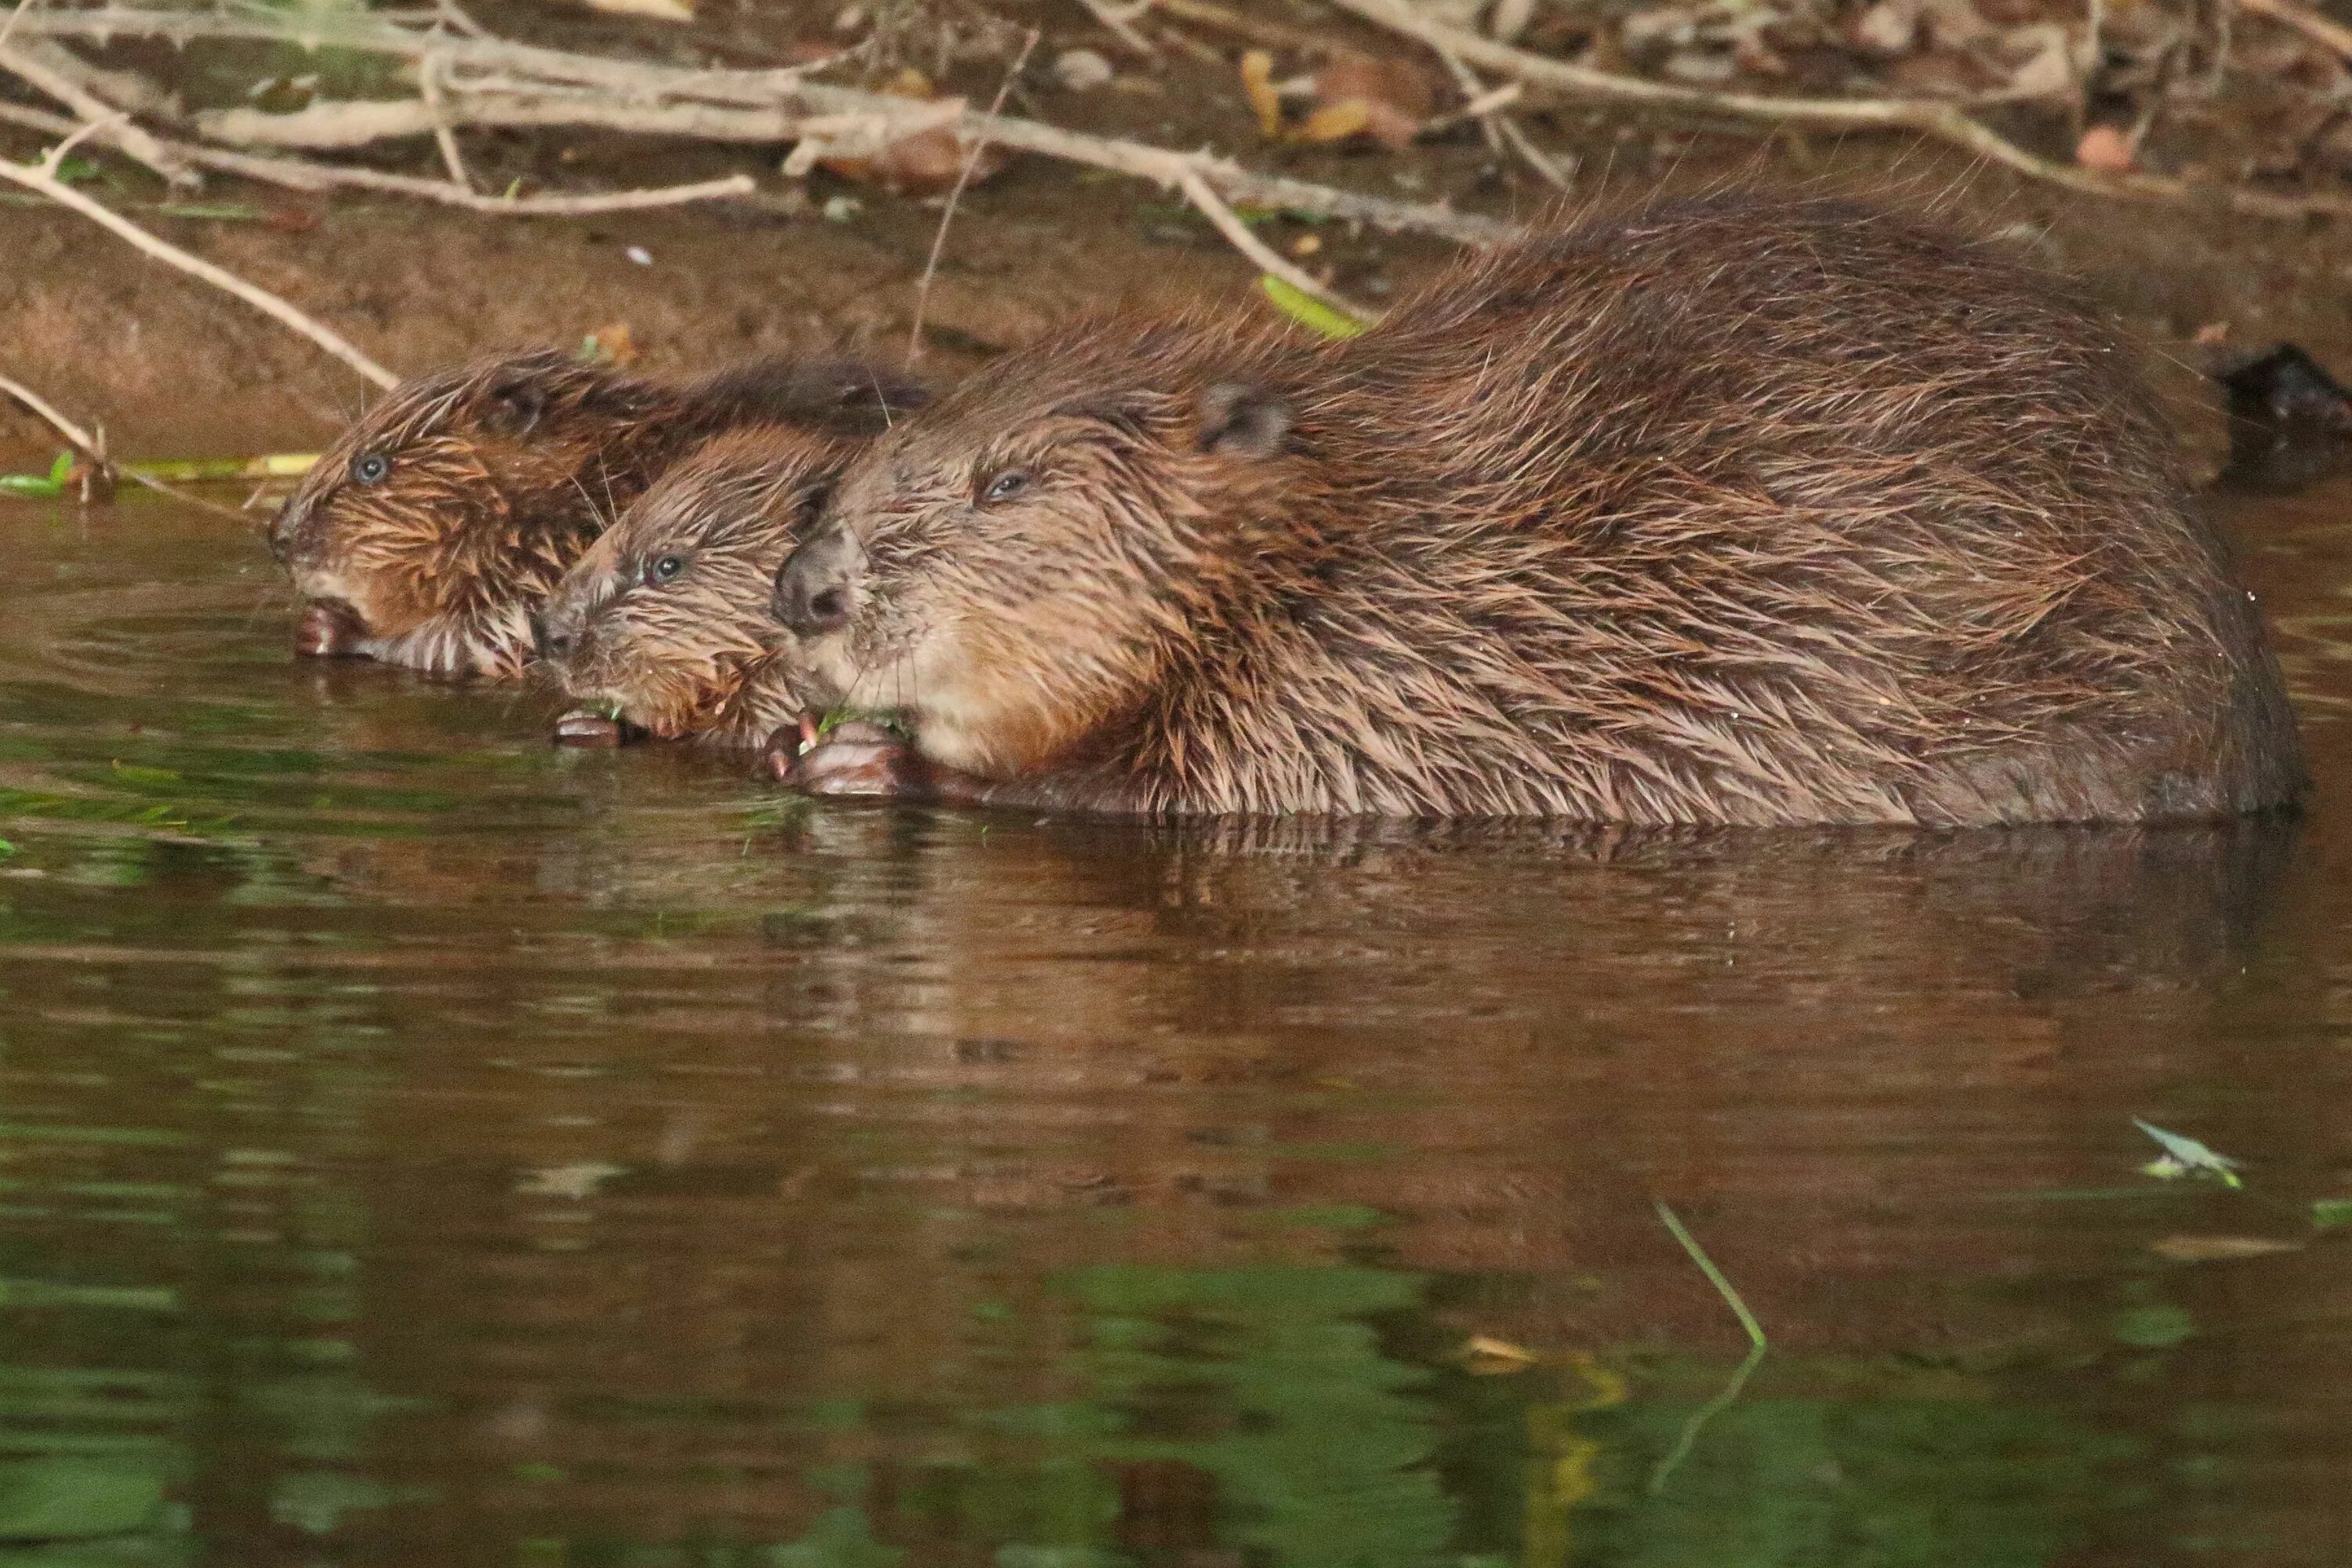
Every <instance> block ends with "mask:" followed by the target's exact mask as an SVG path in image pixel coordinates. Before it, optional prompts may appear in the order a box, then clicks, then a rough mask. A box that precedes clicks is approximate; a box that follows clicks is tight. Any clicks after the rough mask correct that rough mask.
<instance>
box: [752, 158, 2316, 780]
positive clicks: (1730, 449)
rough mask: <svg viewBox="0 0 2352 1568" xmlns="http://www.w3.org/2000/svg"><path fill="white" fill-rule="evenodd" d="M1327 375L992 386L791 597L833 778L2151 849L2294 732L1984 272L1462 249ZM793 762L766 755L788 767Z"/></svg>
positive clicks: (917, 443)
mask: <svg viewBox="0 0 2352 1568" xmlns="http://www.w3.org/2000/svg"><path fill="white" fill-rule="evenodd" d="M1390 322H1391V324H1387V325H1383V326H1381V327H1380V328H1378V329H1375V330H1374V331H1371V332H1370V333H1367V334H1365V335H1363V336H1361V337H1358V338H1355V339H1353V340H1350V341H1348V342H1325V343H1316V344H1305V343H1300V342H1297V341H1295V340H1294V339H1292V338H1290V337H1287V336H1285V335H1281V334H1278V333H1276V332H1272V331H1263V330H1249V329H1244V328H1240V327H1234V326H1220V325H1216V324H1213V323H1210V322H1207V321H1201V320H1197V319H1177V320H1173V321H1159V322H1148V323H1144V324H1141V325H1139V324H1137V323H1134V322H1132V321H1128V322H1118V321H1113V322H1109V323H1098V324H1095V325H1090V326H1081V327H1078V328H1076V330H1072V331H1064V332H1063V333H1061V334H1059V335H1057V336H1055V337H1052V338H1050V339H1048V340H1047V341H1045V342H1043V343H1041V344H1039V345H1036V346H1034V347H1031V348H1028V349H1025V350H1022V351H1017V352H1015V353H1012V354H1009V355H1007V356H1005V357H1004V358H1002V359H1000V360H997V361H994V362H992V363H991V364H990V365H989V366H987V367H986V368H985V369H983V370H982V371H981V372H980V373H978V374H976V375H975V376H974V377H972V378H971V380H970V381H969V382H967V383H966V384H963V385H961V386H960V387H959V388H958V389H957V390H956V391H955V392H954V393H952V394H951V395H949V396H948V397H947V398H945V399H944V400H943V401H941V402H940V403H939V404H938V405H934V406H933V407H932V408H931V409H930V410H929V412H928V413H926V414H923V415H920V416H916V417H915V418H913V419H910V420H908V421H907V422H904V423H902V424H900V425H899V426H898V428H897V429H896V430H895V431H893V432H892V433H890V434H889V435H887V436H885V437H882V438H881V439H880V440H878V441H877V443H876V444H875V445H874V446H873V447H870V448H868V449H867V450H866V452H865V453H864V454H863V455H861V456H860V458H858V459H857V460H856V462H854V463H853V464H852V465H851V467H850V468H849V469H848V471H847V472H845V474H844V475H843V477H842V479H841V483H840V486H839V488H838V489H837V490H836V491H835V498H834V500H833V502H832V504H831V506H830V507H829V508H828V511H827V521H825V522H824V524H823V526H822V527H821V528H820V529H819V531H817V532H815V533H814V534H812V535H811V537H810V538H809V539H808V540H806V541H805V542H803V543H802V544H801V546H800V547H799V548H798V549H797V550H796V551H795V552H794V553H793V557H792V559H791V560H790V561H789V562H788V563H787V564H786V566H785V569H784V571H783V572H782V574H780V576H779V579H778V584H777V606H778V614H779V616H780V617H781V618H782V619H783V620H784V621H785V623H786V624H787V625H788V626H792V627H793V629H794V630H795V631H797V632H799V633H800V634H801V635H802V636H803V637H805V638H807V639H810V640H809V643H808V646H807V647H806V649H805V653H806V657H807V658H809V660H810V662H811V665H812V668H813V671H814V678H813V688H812V689H813V694H814V695H815V696H816V697H817V698H818V700H833V701H838V702H845V703H848V704H851V705H854V706H855V707H856V708H859V709H865V710H898V713H899V714H900V716H901V717H902V719H903V720H904V721H906V722H907V723H908V725H909V726H910V727H911V729H912V731H913V733H914V742H913V750H911V751H908V750H903V749H901V748H899V747H898V746H897V745H896V744H895V743H894V742H891V741H890V740H889V739H888V737H887V735H884V734H882V733H880V732H878V731H875V730H872V729H870V728H850V729H845V730H843V731H836V732H835V739H834V741H833V742H832V743H830V744H828V745H825V746H821V747H818V748H816V749H814V750H812V751H810V752H807V754H806V755H804V756H799V757H797V758H794V757H789V756H784V755H782V754H780V755H779V756H778V757H777V758H776V759H775V760H776V763H777V765H778V769H779V772H780V773H782V774H783V775H784V776H786V777H787V778H789V779H791V780H793V781H795V782H797V783H799V784H801V785H803V787H805V788H808V789H810V790H813V791H816V792H821V793H835V794H876V793H884V794H887V793H899V794H925V793H928V794H932V795H940V796H945V797H949V798H961V799H969V800H979V801H989V802H1003V803H1006V804H1017V805H1049V806H1067V807H1072V808H1077V809H1091V810H1097V811H1108V812H1122V813H1142V814H1148V815H1154V816H1184V815H1197V814H1224V813H1331V814H1343V815H1382V816H1422V817H1459V816H1550V817H1559V818H1576V819H1587V820H1607V821H1617V822H1631V823H1645V824H1681V823H1696V824H1707V823H1745V824H1791V823H1892V824H1929V825H1959V824H1984V823H2004V822H2026V821H2103V820H2134V821H2152V820H2160V819H2168V818H2188V817H2203V816H2221V815H2226V814H2231V813H2238V812H2245V811H2252V810H2256V809H2260V808H2263V807H2269V806H2275V805H2281V804H2283V803H2286V802H2288V801H2291V800H2292V799H2293V798H2294V796H2295V795H2296V794H2297V792H2298V790H2299V789H2300V787H2301V785H2302V783H2303V776H2304V775H2303V768H2302V763H2301V758H2300V752H2299V747H2298V744H2297V741H2296V737H2295V731H2294V718H2293V715H2292V712H2291V710H2290V709H2289V708H2288V705H2287V702H2286V698H2285V694H2284V687H2283V682H2282V680H2281V679H2280V676H2279V672H2278V668H2277V666H2276V664H2275V662H2274V660H2273V658H2272V656H2271V654H2270V653H2269V652H2268V650H2267V648H2266V647H2265V645H2264V642H2263V634H2262V629H2261V626H2260V624H2259V619H2258V617H2257V616H2256V615H2255V613H2254V610H2253V607H2252V605H2251V604H2250V603H2249V600H2248V596H2247V595H2245V594H2244V593H2243V592H2242V590H2241V589H2239V588H2238V587H2236V586H2235V585H2234V584H2232V583H2231V576H2230V571H2229V568H2228V565H2227V563H2226V561H2225V558H2224V553H2223V552H2222V550H2221V546H2220V544H2219V542H2218V541H2217V539H2216V537H2215V536H2214V535H2213V533H2212V532H2211V531H2210V529H2209V527H2208V526H2207V524H2206V522H2205V521H2203V520H2202V519H2201V518H2200V515H2199V514H2198V513H2197V512H2196V511H2195V510H2193V509H2192V507H2191V505H2190V502H2189V497H2188V495H2187V493H2186V491H2185V490H2184V489H2183V487H2182V485H2181V483H2180V481H2179V478H2178V477H2177V475H2176V473H2175V469H2174V463H2173V450H2172V444H2171V442H2170V440H2169V438H2168V432H2167V431H2166V429H2165V427H2164V426H2163V425H2162V423H2161V420H2160V418H2159V417H2158V414H2157V413H2156V411H2155V409H2154V406H2153V404H2152V402H2151V400H2150V398H2149V397H2148V396H2147V395H2146V394H2145V393H2144V391H2143V389H2142V387H2141V385H2140V384H2139V383H2138V381H2137V378H2136V377H2135V376H2134V375H2133V374H2132V373H2131V372H2130V371H2129V370H2128V369H2127V368H2126V359H2127V355H2126V353H2125V352H2124V350H2123V347H2122V345H2121V343H2120V342H2119V341H2118V340H2117V339H2116V336H2114V335H2113V334H2112V333H2111V332H2110V331H2108V330H2107V329H2105V327H2103V326H2102V325H2100V324H2099V323H2098V322H2097V321H2095V319H2094V318H2093V317H2092V316H2091V315H2090V314H2089V313H2088V312H2087V311H2086V310H2084V309H2082V308H2081V307H2079V306H2078V305H2077V304H2075V303H2074V302H2073V301H2072V300H2070V299H2069V298H2068V297H2067V296H2066V295H2065V294H2064V293H2063V291H2061V290H2060V289H2058V288H2057V287H2056V286H2054V285H2053V284H2052V283H2050V282H2048V281H2046V280H2044V279H2041V278H2040V277H2039V276H2037V275H2036V274H2034V273H2032V271H2030V270H2029V269H2028V268H2024V267H2022V266H2021V265H2019V264H2016V263H2014V262H2011V261H2010V260H2008V259H2005V258H2001V257H2000V256H1998V255H1996V254H1994V253H1992V252H1991V251H1990V250H1988V249H1986V248H1984V247H1979V246H1972V245H1967V244H1963V243H1958V242H1956V241H1954V240H1951V239H1949V238H1947V237H1943V236H1941V235H1939V234H1937V233H1936V232H1935V231H1933V230H1932V229H1930V228H1927V227H1925V226H1920V225H1917V224H1916V223H1914V222H1912V221H1909V220H1906V219H1902V218H1898V217H1896V216H1889V215H1885V214H1881V213H1875V212H1873V211H1870V210H1868V209H1865V208H1860V207H1855V206H1853V205H1846V204H1843V203H1839V202H1832V201H1827V200H1820V199H1811V200H1793V201H1781V200H1774V199H1769V198H1761V197H1717V198H1714V199H1711V200H1706V201H1701V202H1695V203H1688V204H1682V205H1672V206H1665V207H1660V208H1656V209H1653V210H1651V211H1648V212H1645V213H1641V214H1637V215H1634V216H1629V217H1621V218H1617V219H1613V220H1598V221H1589V222H1586V223H1583V224H1580V225H1579V226H1572V227H1568V228H1565V229H1562V230H1559V231H1556V232H1553V233H1551V234H1549V235H1548V236H1546V237H1540V238H1538V239H1536V240H1534V241H1531V242H1529V243H1527V244H1524V245H1521V246H1519V247H1514V248H1510V249H1507V250H1504V251H1501V252H1499V253H1497V254H1495V255H1493V256H1491V257H1488V258H1484V259H1474V260H1470V261H1467V262H1465V263H1464V264H1462V265H1460V266H1458V267H1457V268H1454V270H1453V271H1452V272H1451V273H1450V274H1449V275H1447V276H1445V277H1443V278H1441V279H1439V280H1437V281H1436V282H1435V283H1434V284H1433V285H1432V286H1431V287H1429V288H1427V289H1423V291H1421V292H1420V293H1419V294H1418V295H1417V296H1416V297H1414V298H1412V299H1410V300H1406V301H1405V302H1404V303H1402V304H1401V305H1400V306H1399V307H1398V308H1397V310H1395V311H1394V312H1393V314H1392V315H1391V318H1390ZM795 750H797V747H783V748H780V752H781V751H795Z"/></svg>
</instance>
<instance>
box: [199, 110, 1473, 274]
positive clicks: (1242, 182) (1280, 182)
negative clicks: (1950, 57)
mask: <svg viewBox="0 0 2352 1568" xmlns="http://www.w3.org/2000/svg"><path fill="white" fill-rule="evenodd" d="M846 90H847V89H828V93H827V104H826V106H825V107H824V109H823V110H822V111H821V112H823V113H824V114H826V115H843V114H850V115H866V116H872V117H876V118H877V119H878V120H879V121H881V122H882V123H883V124H885V125H886V126H887V127H889V128H891V130H892V131H893V132H894V134H895V133H896V132H898V128H900V127H908V130H907V132H906V133H907V134H913V133H914V131H915V130H917V129H921V130H935V129H939V128H940V124H941V119H940V113H939V106H938V105H937V104H933V103H925V102H922V101H919V100H915V99H906V98H892V97H890V96H888V95H887V94H884V93H855V94H851V95H850V97H851V102H850V103H848V104H847V105H839V106H837V105H836V104H835V101H834V100H833V99H832V96H831V95H832V94H834V93H836V92H845V91H846ZM446 108H447V113H448V117H449V121H450V122H451V123H453V124H469V125H495V126H508V127H513V126H537V127H548V126H566V125H568V126H590V127H594V128H597V129H600V130H611V131H628V132H637V133H639V134H648V135H665V136H687V137H694V138H698V139H702V140H709V141H727V142H754V143H760V142H793V141H798V140H799V139H800V138H801V136H802V134H803V131H804V130H805V129H806V128H807V127H808V126H809V125H810V123H811V122H812V121H814V119H815V118H816V116H815V115H814V114H812V115H801V114H795V113H793V112H790V111H787V110H774V109H764V110H751V109H719V108H710V107H706V106H704V105H700V104H666V105H665V104H636V103H620V102H614V101H612V100H604V99H590V98H584V97H580V96H576V95H575V96H567V97H560V98H559V97H536V98H519V97H508V96H504V95H499V96H492V95H487V94H478V93H476V92H475V91H473V90H472V89H471V87H470V85H469V87H468V89H467V91H466V92H464V93H462V94H453V95H452V96H451V97H450V98H449V100H448V101H447V106H446ZM946 124H948V125H949V126H951V127H952V128H953V129H954V131H955V132H956V135H957V137H958V139H959V140H971V139H979V138H985V139H986V140H987V141H989V142H992V143H994V144H996V145H998V146H1003V147H1008V148H1011V149H1013V150H1014V151H1016V152H1023V153H1036V154H1037V155H1039V156H1041V157H1046V158H1052V159H1055V160H1056V161H1057V162H1061V163H1084V164H1087V165H1089V166H1091V167H1094V168H1097V169H1109V170H1111V171H1113V172H1115V173H1118V174H1131V175H1134V176H1135V177H1137V178H1139V179H1145V180H1150V181H1151V182H1152V183H1153V184H1157V185H1159V186H1160V187H1161V188H1162V189H1175V188H1177V187H1180V186H1181V185H1182V184H1183V183H1184V177H1185V175H1186V174H1198V175H1199V176H1200V177H1201V178H1202V179H1204V180H1206V181H1208V182H1209V184H1210V186H1211V188H1213V189H1214V190H1215V191H1216V192H1217V193H1218V195H1222V196H1223V197H1224V198H1225V199H1226V200H1227V201H1229V202H1238V203H1242V204H1244V205H1250V206H1263V207H1279V208H1282V209H1284V210H1286V211H1289V212H1299V213H1307V214H1311V215H1314V216H1318V217H1336V218H1348V219H1353V220H1355V221H1358V222H1361V223H1367V224H1370V225H1371V226H1373V227H1375V228H1382V229H1389V230H1391V231H1397V230H1402V231H1411V232H1419V233H1423V234H1434V235H1439V236H1442V237H1444V238H1447V239H1453V240H1458V241H1460V242H1462V243H1463V244H1465V245H1496V244H1500V243H1502V242H1503V241H1505V240H1507V239H1510V238H1512V237H1514V236H1515V235H1516V234H1517V229H1516V228H1515V227H1514V226H1511V225H1509V224H1507V223H1504V222H1501V221H1500V220H1498V219H1496V218H1490V217H1482V216H1477V215H1476V214H1473V213H1461V212H1455V211H1454V210H1453V209H1452V208H1451V207H1445V206H1437V205H1426V204H1415V203H1408V202H1393V201H1390V200H1388V199H1386V198H1385V197H1381V196H1370V195H1359V194H1357V193H1356V192H1354V191H1343V190H1339V189H1338V188H1336V187H1334V186H1330V185H1318V184H1310V183H1308V182H1307V181H1305V180H1294V179H1291V178H1289V177H1287V176H1286V175H1281V174H1258V173H1256V172H1255V171H1253V170H1249V169H1244V168H1243V167H1242V166H1241V165H1239V164H1237V163H1234V162H1233V161H1232V160H1231V159H1229V158H1221V157H1218V156H1216V155H1215V154H1213V153H1205V152H1202V153H1179V152H1175V151H1173V150H1171V149H1169V148H1165V147H1154V146H1151V145H1150V144H1149V143H1146V142H1127V141H1122V140H1119V139H1118V138H1116V137H1108V136H1092V135H1087V134H1086V133H1084V132H1076V131H1064V130H1061V129H1059V128H1058V127H1055V126H1051V125H1046V124H1044V123H1042V122H1040V121H1034V120H1022V119H1018V118H1014V117H1011V116H1006V115H992V114H981V113H977V112H974V111H972V110H969V109H966V110H963V111H962V112H961V115H960V116H958V117H955V118H951V119H949V120H948V121H946ZM201 125H202V129H203V130H204V132H205V135H207V136H210V137H212V138H214V139H215V140H218V141H224V142H261V143H267V144H272V145H277V146H289V147H322V148H349V147H359V146H365V145H368V144H370V143H373V142H386V141H394V140H399V139H402V138H406V137H415V136H423V135H427V134H430V132H431V131H432V128H433V127H432V120H431V116H430V115H429V114H428V113H427V112H425V108H424V105H422V104H420V103H414V102H410V101H369V102H329V103H313V104H311V105H310V106H309V107H308V108H306V109H301V110H296V111H295V112H294V113H292V114H262V113H258V112H257V111H254V110H243V109H233V110H225V111H223V112H221V113H220V114H217V115H213V116H208V117H205V119H204V120H203V121H201Z"/></svg>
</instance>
